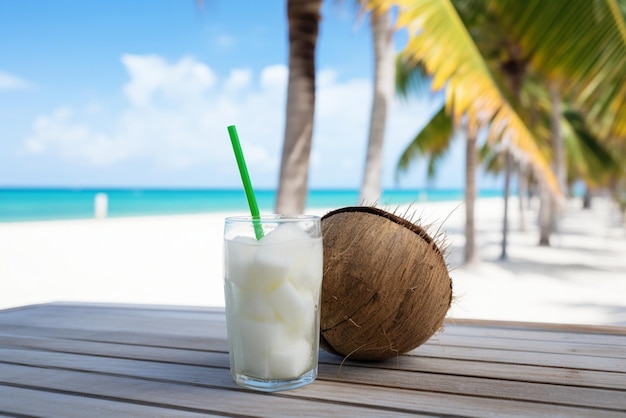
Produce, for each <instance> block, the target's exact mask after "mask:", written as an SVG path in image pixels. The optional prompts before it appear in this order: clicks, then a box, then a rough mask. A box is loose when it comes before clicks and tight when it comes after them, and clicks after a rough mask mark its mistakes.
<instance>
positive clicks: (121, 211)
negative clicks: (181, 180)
mask: <svg viewBox="0 0 626 418" xmlns="http://www.w3.org/2000/svg"><path fill="white" fill-rule="evenodd" d="M98 193H106V195H107V197H108V216H109V217H122V216H141V215H170V214H185V213H210V212H235V211H246V210H247V209H248V207H247V201H246V197H245V195H244V193H243V191H242V190H229V189H224V190H221V189H117V188H116V189H106V188H104V189H91V188H85V189H69V188H0V222H20V221H39V220H57V219H58V220H61V219H86V218H93V217H94V199H95V196H96V195H97V194H98ZM501 195H502V193H501V191H499V190H483V191H481V193H480V196H481V197H495V196H501ZM358 196H359V193H358V191H357V190H311V191H310V192H309V195H308V198H307V207H309V208H332V207H341V206H350V205H354V204H356V202H357V200H358ZM256 197H257V201H258V205H259V209H260V210H261V211H262V212H271V211H272V210H273V207H274V197H275V191H273V190H258V191H256ZM461 199H463V190H441V189H432V190H431V189H423V190H386V191H384V192H383V196H382V198H381V199H380V204H383V205H387V204H391V205H395V204H403V203H410V202H418V201H444V200H461Z"/></svg>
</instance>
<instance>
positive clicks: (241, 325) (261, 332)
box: [229, 317, 271, 379]
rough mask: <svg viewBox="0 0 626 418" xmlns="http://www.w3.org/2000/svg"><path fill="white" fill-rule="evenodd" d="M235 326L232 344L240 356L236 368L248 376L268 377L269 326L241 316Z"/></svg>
mask: <svg viewBox="0 0 626 418" xmlns="http://www.w3.org/2000/svg"><path fill="white" fill-rule="evenodd" d="M236 328H237V330H236V332H235V334H236V337H235V338H234V340H233V345H234V346H235V348H236V349H235V352H236V353H237V354H239V355H240V356H241V357H240V358H239V359H238V360H239V362H238V363H237V368H238V369H239V371H240V372H241V373H243V374H246V375H249V376H253V377H258V378H260V379H266V378H268V377H269V364H268V357H269V353H270V349H271V346H270V338H271V336H268V333H270V332H271V328H270V327H269V326H268V324H267V323H265V322H263V321H257V320H254V319H247V318H242V317H240V318H239V320H238V321H237V324H236ZM237 337H238V338H237ZM229 338H230V335H229ZM237 343H239V345H237Z"/></svg>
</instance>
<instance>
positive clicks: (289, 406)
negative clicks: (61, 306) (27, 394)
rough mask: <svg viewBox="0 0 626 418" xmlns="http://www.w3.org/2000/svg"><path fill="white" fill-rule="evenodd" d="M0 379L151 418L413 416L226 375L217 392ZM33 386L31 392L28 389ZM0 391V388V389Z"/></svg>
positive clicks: (61, 374)
mask: <svg viewBox="0 0 626 418" xmlns="http://www.w3.org/2000/svg"><path fill="white" fill-rule="evenodd" d="M0 376H2V377H0V380H2V381H3V382H9V383H10V384H12V385H15V386H18V387H24V388H25V389H26V390H38V389H45V390H47V391H50V390H53V391H56V392H60V393H65V394H71V395H73V396H78V395H81V394H82V395H83V396H87V397H88V398H105V399H108V400H110V401H112V402H116V403H119V402H127V403H141V404H143V405H149V406H158V407H161V408H164V411H163V412H161V413H160V414H158V413H157V414H156V415H157V416H168V412H169V410H170V409H176V408H178V409H182V408H184V409H186V410H190V411H198V412H204V413H210V414H227V415H229V416H259V417H281V416H285V417H289V416H291V417H293V416H302V417H318V416H358V417H388V416H389V417H390V416H397V417H403V416H406V417H408V416H416V414H414V413H408V412H406V411H403V410H401V409H398V408H394V407H391V406H390V407H381V408H372V407H371V406H362V405H359V404H356V403H342V402H321V401H319V400H315V399H312V398H310V397H306V396H284V394H283V393H274V394H268V393H261V392H253V391H248V390H244V389H241V388H239V387H237V386H235V385H234V383H232V380H231V379H230V374H229V373H228V372H227V371H226V372H224V373H222V374H221V376H220V377H219V379H222V380H223V382H222V383H223V384H221V385H219V386H203V385H200V384H193V385H191V384H179V383H174V382H168V381H162V380H145V379H135V378H129V377H123V376H115V375H104V374H96V373H88V372H77V371H70V370H54V369H47V368H43V369H42V368H35V367H26V366H7V365H2V364H0ZM34 384H36V385H37V386H33V385H34ZM5 385H6V383H5ZM2 387H3V386H1V384H0V388H2ZM297 391H298V390H294V391H292V393H296V392H297ZM3 404H4V402H3V401H2V400H0V411H2V410H3V409H4V405H3ZM166 408H167V409H166ZM411 412H412V411H411ZM90 416H91V415H90Z"/></svg>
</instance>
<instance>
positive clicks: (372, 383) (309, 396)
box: [0, 303, 626, 417]
mask: <svg viewBox="0 0 626 418" xmlns="http://www.w3.org/2000/svg"><path fill="white" fill-rule="evenodd" d="M227 349H228V346H227V340H226V326H225V320H224V313H223V311H222V310H220V309H198V308H186V307H163V306H160V307H157V306H140V305H93V304H60V303H55V304H44V305H36V306H27V307H22V308H17V309H11V310H5V311H0V416H10V417H11V416H15V417H25V416H38V417H39V416H45V417H97V416H124V417H143V416H150V417H155V416H165V417H179V416H180V417H198V416H231V417H234V416H250V415H252V416H272V417H275V416H296V417H305V416H315V417H319V416H341V417H363V416H372V417H386V416H416V415H417V416H428V415H431V416H432V415H436V416H493V417H505V416H522V417H528V416H548V417H554V416H567V417H574V416H586V417H605V416H626V328H619V327H591V326H571V325H542V324H530V323H511V322H489V321H467V320H463V321H461V320H457V321H448V322H447V324H446V328H445V330H444V331H443V332H441V333H439V334H437V335H436V336H435V337H434V338H432V339H431V340H430V341H428V342H427V343H425V344H423V345H422V346H421V347H419V348H418V349H416V350H414V351H413V352H411V353H410V354H409V355H404V356H400V357H398V358H396V359H393V360H389V361H385V362H380V363H359V362H352V361H349V360H347V361H345V362H343V363H342V360H343V359H342V358H340V357H337V356H333V355H330V354H328V353H325V352H323V351H322V352H321V353H320V371H319V378H318V380H317V381H316V382H314V383H313V384H311V385H309V386H306V387H303V388H300V389H296V390H292V391H285V392H277V393H272V394H267V393H259V392H253V391H249V390H245V389H242V388H239V387H238V386H236V385H235V384H234V383H233V381H232V379H231V377H230V374H229V371H228V352H227Z"/></svg>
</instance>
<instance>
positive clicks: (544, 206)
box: [539, 183, 552, 247]
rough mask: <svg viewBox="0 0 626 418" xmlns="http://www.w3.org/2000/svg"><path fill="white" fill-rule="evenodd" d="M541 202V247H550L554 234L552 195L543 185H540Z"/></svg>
mask: <svg viewBox="0 0 626 418" xmlns="http://www.w3.org/2000/svg"><path fill="white" fill-rule="evenodd" d="M539 200H540V204H539V245H541V246H543V247H548V246H550V235H551V234H552V209H551V208H552V203H551V201H552V195H551V194H550V191H549V190H548V186H547V185H545V184H543V183H541V184H539Z"/></svg>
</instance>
